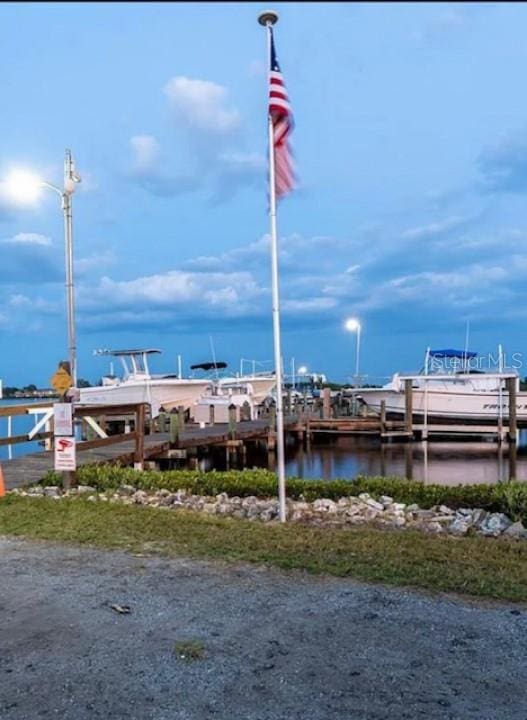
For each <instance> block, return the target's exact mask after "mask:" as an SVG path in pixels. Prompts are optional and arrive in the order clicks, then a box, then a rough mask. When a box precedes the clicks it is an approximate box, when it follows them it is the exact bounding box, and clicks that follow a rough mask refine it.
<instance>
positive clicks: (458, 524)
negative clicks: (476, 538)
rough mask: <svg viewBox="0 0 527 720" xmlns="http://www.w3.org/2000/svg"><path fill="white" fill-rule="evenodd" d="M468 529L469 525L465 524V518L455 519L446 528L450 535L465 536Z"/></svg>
mask: <svg viewBox="0 0 527 720" xmlns="http://www.w3.org/2000/svg"><path fill="white" fill-rule="evenodd" d="M469 528H470V524H469V523H468V522H467V520H466V518H463V517H456V518H454V520H452V522H451V523H450V525H449V526H448V532H449V533H452V535H466V534H467V532H468V531H469Z"/></svg>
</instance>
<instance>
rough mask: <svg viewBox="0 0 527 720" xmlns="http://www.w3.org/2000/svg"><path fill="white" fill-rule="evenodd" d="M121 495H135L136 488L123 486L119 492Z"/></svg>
mask: <svg viewBox="0 0 527 720" xmlns="http://www.w3.org/2000/svg"><path fill="white" fill-rule="evenodd" d="M117 492H118V493H119V494H120V495H133V494H134V493H135V488H134V486H133V485H121V486H120V487H119V489H118V491H117Z"/></svg>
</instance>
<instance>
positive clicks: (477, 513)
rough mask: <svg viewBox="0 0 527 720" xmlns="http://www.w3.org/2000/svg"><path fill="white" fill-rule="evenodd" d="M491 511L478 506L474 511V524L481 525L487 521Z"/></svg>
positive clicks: (472, 516)
mask: <svg viewBox="0 0 527 720" xmlns="http://www.w3.org/2000/svg"><path fill="white" fill-rule="evenodd" d="M488 516H489V513H488V512H487V511H486V510H482V509H481V508H476V509H475V510H473V511H472V515H471V518H472V524H473V525H481V524H482V523H484V522H485V520H486V519H487V518H488Z"/></svg>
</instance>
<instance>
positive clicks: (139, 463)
mask: <svg viewBox="0 0 527 720" xmlns="http://www.w3.org/2000/svg"><path fill="white" fill-rule="evenodd" d="M145 409H146V406H145V405H144V404H143V403H141V404H140V405H138V406H137V410H136V413H135V451H134V467H135V469H136V470H142V469H143V467H144V465H143V463H144V459H145V422H146V412H145Z"/></svg>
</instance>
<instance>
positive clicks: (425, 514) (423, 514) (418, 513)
mask: <svg viewBox="0 0 527 720" xmlns="http://www.w3.org/2000/svg"><path fill="white" fill-rule="evenodd" d="M406 509H407V510H408V508H406ZM414 515H415V518H416V519H417V520H432V518H433V517H435V512H434V511H433V510H414Z"/></svg>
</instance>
